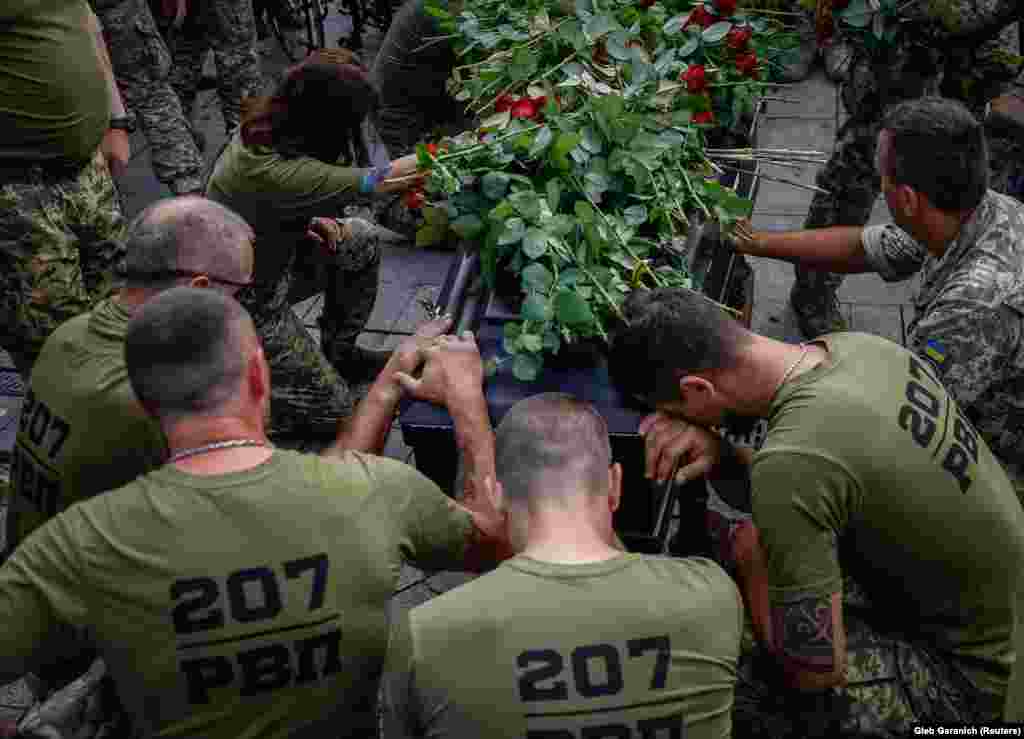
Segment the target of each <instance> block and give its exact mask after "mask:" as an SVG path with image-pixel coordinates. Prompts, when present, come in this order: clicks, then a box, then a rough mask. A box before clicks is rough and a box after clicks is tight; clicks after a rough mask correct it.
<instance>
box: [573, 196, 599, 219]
mask: <svg viewBox="0 0 1024 739" xmlns="http://www.w3.org/2000/svg"><path fill="white" fill-rule="evenodd" d="M575 211H576V217H577V218H578V219H579V220H580V223H584V224H587V223H593V222H594V218H596V214H595V213H594V209H593V208H592V207H591V205H590V203H588V202H587V201H586V200H577V201H576V206H575Z"/></svg>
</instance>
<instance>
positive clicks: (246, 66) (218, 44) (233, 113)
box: [170, 0, 263, 136]
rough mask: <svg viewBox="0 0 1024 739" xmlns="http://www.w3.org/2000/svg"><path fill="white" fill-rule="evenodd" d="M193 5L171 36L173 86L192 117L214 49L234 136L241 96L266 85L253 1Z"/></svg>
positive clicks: (227, 124)
mask: <svg viewBox="0 0 1024 739" xmlns="http://www.w3.org/2000/svg"><path fill="white" fill-rule="evenodd" d="M193 7H194V9H192V10H190V11H189V14H188V16H187V17H186V19H185V23H184V25H183V26H182V28H181V30H180V31H179V32H178V33H176V34H175V35H174V36H172V37H171V38H172V43H171V47H172V52H173V56H174V64H173V65H172V67H171V78H170V79H171V85H172V86H173V87H174V90H175V92H177V93H178V97H179V98H180V99H181V105H182V108H183V109H184V111H185V115H186V116H187V117H189V118H191V117H192V114H193V113H194V108H195V102H196V96H197V95H198V94H199V82H200V79H201V78H202V75H203V63H204V62H205V61H206V54H207V52H209V51H210V50H212V51H213V59H214V62H216V65H217V96H218V98H220V106H221V113H222V114H223V116H224V127H225V130H226V131H227V134H228V136H230V135H231V134H232V133H233V132H234V130H235V129H236V128H238V122H239V116H240V115H241V103H242V98H244V97H247V96H250V95H259V94H260V92H261V89H262V87H263V80H262V78H261V77H260V71H259V57H258V56H257V54H256V18H255V15H254V13H253V9H252V0H203V2H200V3H197V4H195V5H194V6H193V5H192V4H191V3H190V8H193Z"/></svg>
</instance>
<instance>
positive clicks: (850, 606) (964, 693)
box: [732, 578, 1002, 739]
mask: <svg viewBox="0 0 1024 739" xmlns="http://www.w3.org/2000/svg"><path fill="white" fill-rule="evenodd" d="M870 612H871V607H870V604H869V603H868V602H867V600H866V598H865V597H864V596H863V594H862V592H861V590H860V588H858V587H857V586H856V585H855V584H854V583H853V581H852V580H850V578H845V580H844V583H843V621H844V630H845V632H846V654H847V667H846V677H847V681H848V682H847V685H846V687H845V688H841V689H836V690H833V691H829V692H827V693H824V694H819V695H815V696H810V695H796V694H792V693H791V694H780V693H779V691H778V688H777V686H778V684H779V681H778V679H773V677H775V676H774V675H773V668H774V662H773V658H772V657H771V656H769V655H767V654H765V653H764V652H762V651H760V650H759V648H758V647H756V646H751V647H750V648H748V647H747V646H746V645H745V646H744V649H743V651H742V653H741V654H740V661H739V665H738V667H737V678H738V679H737V684H736V698H735V704H734V709H733V733H732V735H733V737H735V739H781V738H783V737H794V738H795V737H801V738H803V737H835V736H858V737H901V738H902V737H906V736H911V735H912V734H913V728H912V724H914V723H918V722H922V721H925V722H940V723H945V724H961V723H977V722H982V721H987V722H992V721H997V720H1000V717H1001V711H1002V707H1001V706H995V705H982V704H981V703H980V702H979V696H978V694H977V691H975V690H974V689H973V688H972V686H971V684H970V682H969V681H968V679H967V678H966V677H965V676H964V675H962V674H961V673H960V672H959V671H958V670H957V669H956V667H955V666H954V665H952V664H951V663H950V661H949V659H948V658H946V657H944V656H943V655H942V654H940V653H939V652H937V651H936V650H935V649H933V648H932V647H930V646H928V645H926V644H923V643H920V642H915V641H912V640H911V639H910V638H909V637H906V636H904V635H900V634H885V633H884V632H883V631H880V630H877V629H876V628H874V627H873V626H872V625H871V624H870V622H869V621H868V620H866V619H867V618H868V617H869V614H870Z"/></svg>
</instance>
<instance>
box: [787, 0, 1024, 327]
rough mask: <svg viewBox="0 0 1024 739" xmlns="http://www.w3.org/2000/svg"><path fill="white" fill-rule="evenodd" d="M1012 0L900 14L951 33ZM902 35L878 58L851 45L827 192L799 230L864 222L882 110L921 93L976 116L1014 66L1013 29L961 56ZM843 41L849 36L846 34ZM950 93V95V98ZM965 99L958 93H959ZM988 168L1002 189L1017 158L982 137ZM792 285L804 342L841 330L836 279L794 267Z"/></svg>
mask: <svg viewBox="0 0 1024 739" xmlns="http://www.w3.org/2000/svg"><path fill="white" fill-rule="evenodd" d="M1009 2H1016V0H932V2H930V3H924V2H922V3H912V4H908V7H907V9H906V11H905V13H906V14H907V15H908V16H909V15H910V14H912V13H915V14H919V15H921V17H918V18H911V19H909V20H912V21H913V22H912V23H909V24H908V25H909V26H912V27H914V28H917V29H925V28H928V27H930V26H934V25H935V18H936V16H938V18H939V19H941V21H942V23H943V24H944V25H945V26H946V28H948V29H949V30H950V31H954V32H955V31H956V29H957V27H958V25H959V22H960V19H967V18H969V19H970V20H972V21H975V20H978V21H980V20H982V19H983V17H984V16H985V15H986V13H988V14H993V15H994V14H996V13H998V12H1000V11H1001V10H1002V9H1004V8H1005V5H1006V3H1009ZM921 33H922V35H921V37H912V38H908V39H907V40H906V41H905V43H903V44H902V45H900V46H896V47H893V48H891V49H889V50H888V52H887V53H886V54H885V55H884V57H882V58H873V57H871V55H870V54H869V52H868V51H867V50H866V49H864V48H863V47H862V46H860V45H855V46H854V51H853V59H852V61H851V63H850V67H849V71H848V73H847V78H846V80H845V82H844V83H843V86H842V90H841V96H842V101H843V105H844V107H845V108H846V111H847V112H848V113H849V114H850V117H849V118H848V119H847V120H846V122H845V123H844V124H843V125H842V126H841V127H840V128H839V131H838V132H837V133H836V141H835V147H834V149H833V153H832V156H831V158H830V159H829V162H828V164H826V165H825V167H824V169H822V171H821V172H820V173H819V174H818V177H817V183H818V186H819V187H821V188H823V189H825V190H827V191H828V193H829V194H827V195H826V194H823V193H815V195H814V199H813V200H812V201H811V206H810V209H809V211H808V213H807V218H806V220H805V221H804V228H824V227H827V226H862V225H864V224H865V223H867V222H868V219H869V218H870V217H871V210H872V208H873V207H874V204H875V200H877V198H878V195H879V193H880V192H881V183H880V181H879V178H878V173H877V172H876V171H875V146H876V142H877V140H878V132H879V130H880V129H881V124H882V120H883V117H884V116H885V113H886V111H887V109H888V108H889V107H891V106H893V105H896V104H898V103H900V102H903V101H905V100H912V99H915V98H919V97H922V96H925V95H939V94H946V95H947V96H953V97H958V98H960V99H961V100H962V101H963V102H964V103H965V104H968V105H969V106H970V107H972V110H973V111H974V113H975V114H976V115H979V116H980V115H981V113H982V111H983V109H984V105H985V103H986V102H987V101H988V100H990V99H991V98H993V97H996V96H997V95H999V94H1000V92H1001V91H1002V89H1003V87H1004V86H1005V85H1006V84H1007V83H1008V82H1009V80H1011V79H1012V78H1013V76H1014V75H1015V74H1016V71H1017V69H1018V67H1019V57H1016V56H1014V55H1016V54H1018V53H1019V39H1018V34H1017V26H1016V24H1014V25H1011V26H1009V27H1007V28H1006V29H1005V30H1004V31H1003V33H1002V34H1001V35H1000V36H999V37H998V38H997V39H994V40H993V41H991V42H988V43H986V44H983V45H982V46H981V47H979V48H977V49H974V50H968V51H963V50H959V51H954V52H951V51H950V50H949V49H947V48H944V47H943V45H942V37H941V33H939V34H938V35H936V36H935V39H934V40H931V41H930V40H928V39H927V38H926V37H925V36H924V32H923V31H922V32H921ZM849 40H850V42H851V43H855V39H854V38H852V37H850V39H849ZM953 93H955V94H953ZM965 94H966V96H965ZM990 145H991V154H992V156H991V157H990V164H991V165H992V166H993V182H992V184H993V186H994V187H995V189H997V190H999V191H1002V192H1006V191H1007V190H1009V189H1010V179H1011V176H1012V174H1013V172H1014V171H1015V170H1016V168H1017V166H1018V163H1019V161H1020V159H1014V153H1015V152H1016V153H1017V155H1018V156H1019V154H1020V150H1019V147H1018V146H1017V145H1015V144H1012V143H1011V142H1010V141H1009V140H1008V139H1001V138H995V137H990ZM795 272H796V283H795V284H794V286H793V292H792V295H791V301H790V302H791V303H792V304H793V307H794V310H795V311H796V313H797V316H798V317H799V319H800V325H801V328H802V329H803V330H804V333H805V334H807V336H808V338H812V337H813V336H818V335H820V334H823V333H827V332H829V331H834V330H842V329H845V326H844V325H843V324H842V319H841V318H840V317H839V315H838V311H837V310H836V303H835V301H836V291H837V290H838V289H839V286H840V284H842V281H843V277H842V275H838V274H832V273H830V272H819V271H815V270H809V269H807V268H805V267H801V266H797V267H795Z"/></svg>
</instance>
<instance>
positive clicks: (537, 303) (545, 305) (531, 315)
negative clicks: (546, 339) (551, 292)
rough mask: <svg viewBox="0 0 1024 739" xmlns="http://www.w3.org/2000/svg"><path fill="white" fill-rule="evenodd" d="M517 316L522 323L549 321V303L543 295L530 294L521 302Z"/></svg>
mask: <svg viewBox="0 0 1024 739" xmlns="http://www.w3.org/2000/svg"><path fill="white" fill-rule="evenodd" d="M519 315H520V317H521V318H522V319H523V320H524V321H549V320H551V303H550V302H549V301H548V298H547V296H546V295H544V294H543V293H539V292H531V293H530V294H529V295H527V296H526V300H524V301H523V307H522V308H521V309H520V311H519Z"/></svg>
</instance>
